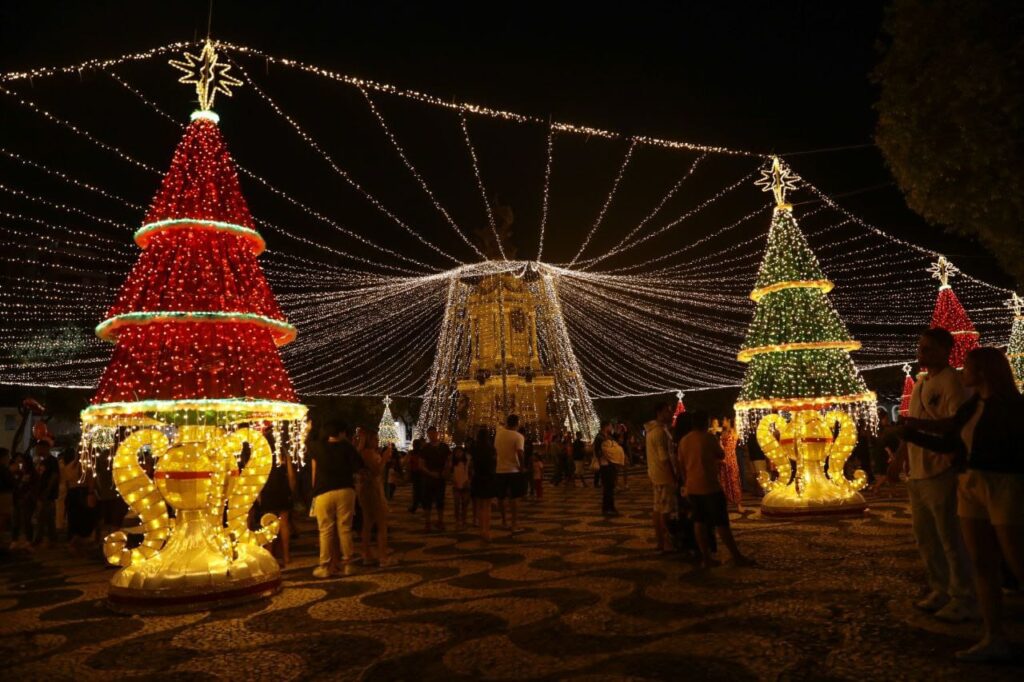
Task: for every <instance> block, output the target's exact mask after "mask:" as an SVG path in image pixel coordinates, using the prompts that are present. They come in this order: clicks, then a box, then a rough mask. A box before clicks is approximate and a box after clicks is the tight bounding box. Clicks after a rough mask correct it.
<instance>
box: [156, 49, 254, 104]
mask: <svg viewBox="0 0 1024 682" xmlns="http://www.w3.org/2000/svg"><path fill="white" fill-rule="evenodd" d="M218 60H219V57H218V56H217V52H216V50H214V49H213V43H212V42H210V41H209V40H207V41H206V44H205V45H203V51H202V52H200V53H199V54H198V55H195V54H189V53H188V52H186V53H185V59H184V61H178V60H175V59H172V60H170V62H168V63H169V64H170V65H171V66H173V67H174V68H176V69H178V70H179V71H182V72H184V74H185V75H184V76H182V77H181V78H179V79H178V82H179V83H185V84H188V85H193V84H194V85H195V86H196V95H197V96H198V97H199V108H200V109H202V110H203V111H209V110H210V108H211V107H212V106H213V98H214V97H215V96H216V95H217V93H218V92H221V93H224V96H225V97H231V88H232V87H234V86H238V85H241V84H242V81H240V80H238V79H237V78H235V77H234V76H230V75H228V71H229V70H230V69H231V66H230V65H229V64H221V63H219V61H218Z"/></svg>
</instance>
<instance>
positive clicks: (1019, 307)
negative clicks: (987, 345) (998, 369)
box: [1006, 294, 1024, 390]
mask: <svg viewBox="0 0 1024 682" xmlns="http://www.w3.org/2000/svg"><path fill="white" fill-rule="evenodd" d="M1006 307H1007V308H1009V309H1010V310H1012V311H1013V326H1012V327H1010V341H1009V343H1007V344H1006V356H1007V357H1008V358H1010V367H1012V368H1013V377H1014V378H1015V379H1016V380H1017V387H1018V388H1020V389H1021V390H1024V299H1022V298H1021V297H1020V296H1018V295H1017V294H1014V295H1013V297H1012V298H1010V299H1009V300H1007V301H1006Z"/></svg>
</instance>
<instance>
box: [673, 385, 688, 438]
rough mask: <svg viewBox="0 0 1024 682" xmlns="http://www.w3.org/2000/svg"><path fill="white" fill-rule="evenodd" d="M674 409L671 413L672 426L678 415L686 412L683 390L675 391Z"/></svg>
mask: <svg viewBox="0 0 1024 682" xmlns="http://www.w3.org/2000/svg"><path fill="white" fill-rule="evenodd" d="M676 400H677V401H678V402H676V411H675V413H673V414H672V428H673V429H674V428H675V427H676V420H677V419H679V415H681V414H682V413H684V412H686V405H684V404H683V392H682V391H676Z"/></svg>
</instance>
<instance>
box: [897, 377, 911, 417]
mask: <svg viewBox="0 0 1024 682" xmlns="http://www.w3.org/2000/svg"><path fill="white" fill-rule="evenodd" d="M903 373H904V374H905V375H906V376H904V377H903V395H902V396H900V409H899V413H900V416H901V417H906V416H907V415H909V414H910V396H911V395H913V393H914V377H913V376H912V375H911V374H910V365H909V364H906V365H903Z"/></svg>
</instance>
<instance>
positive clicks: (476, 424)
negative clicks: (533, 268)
mask: <svg viewBox="0 0 1024 682" xmlns="http://www.w3.org/2000/svg"><path fill="white" fill-rule="evenodd" d="M537 314H538V308H537V301H536V299H535V296H534V294H533V292H531V290H530V287H529V285H528V283H527V282H526V281H524V279H522V278H519V277H516V276H514V275H512V274H508V273H505V274H500V275H488V276H484V277H481V278H480V279H479V280H478V281H477V282H475V283H474V284H473V285H472V290H471V291H470V293H469V295H468V296H467V297H466V302H465V312H464V315H463V316H462V318H461V322H462V324H464V325H465V326H466V328H465V332H466V333H467V334H468V339H469V343H468V346H469V363H468V366H467V367H466V369H465V370H464V371H463V373H462V375H461V376H460V377H459V379H458V382H457V388H458V401H457V404H456V410H455V435H456V437H463V438H465V437H470V438H471V437H472V436H473V435H475V433H476V431H477V430H478V429H479V428H481V427H484V428H487V429H490V430H493V429H494V428H495V427H496V426H497V425H498V424H499V423H502V422H504V420H505V417H506V416H507V415H509V414H517V415H519V418H520V425H522V426H525V427H526V429H527V430H528V431H529V432H530V433H532V434H539V433H541V432H543V430H544V429H546V428H547V427H549V426H551V425H552V419H554V418H556V415H557V413H558V410H557V409H555V406H554V403H553V400H554V390H555V379H554V377H553V376H552V375H551V374H550V373H548V372H547V371H546V370H545V368H544V366H543V364H542V362H541V350H540V348H539V347H538V334H537Z"/></svg>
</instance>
